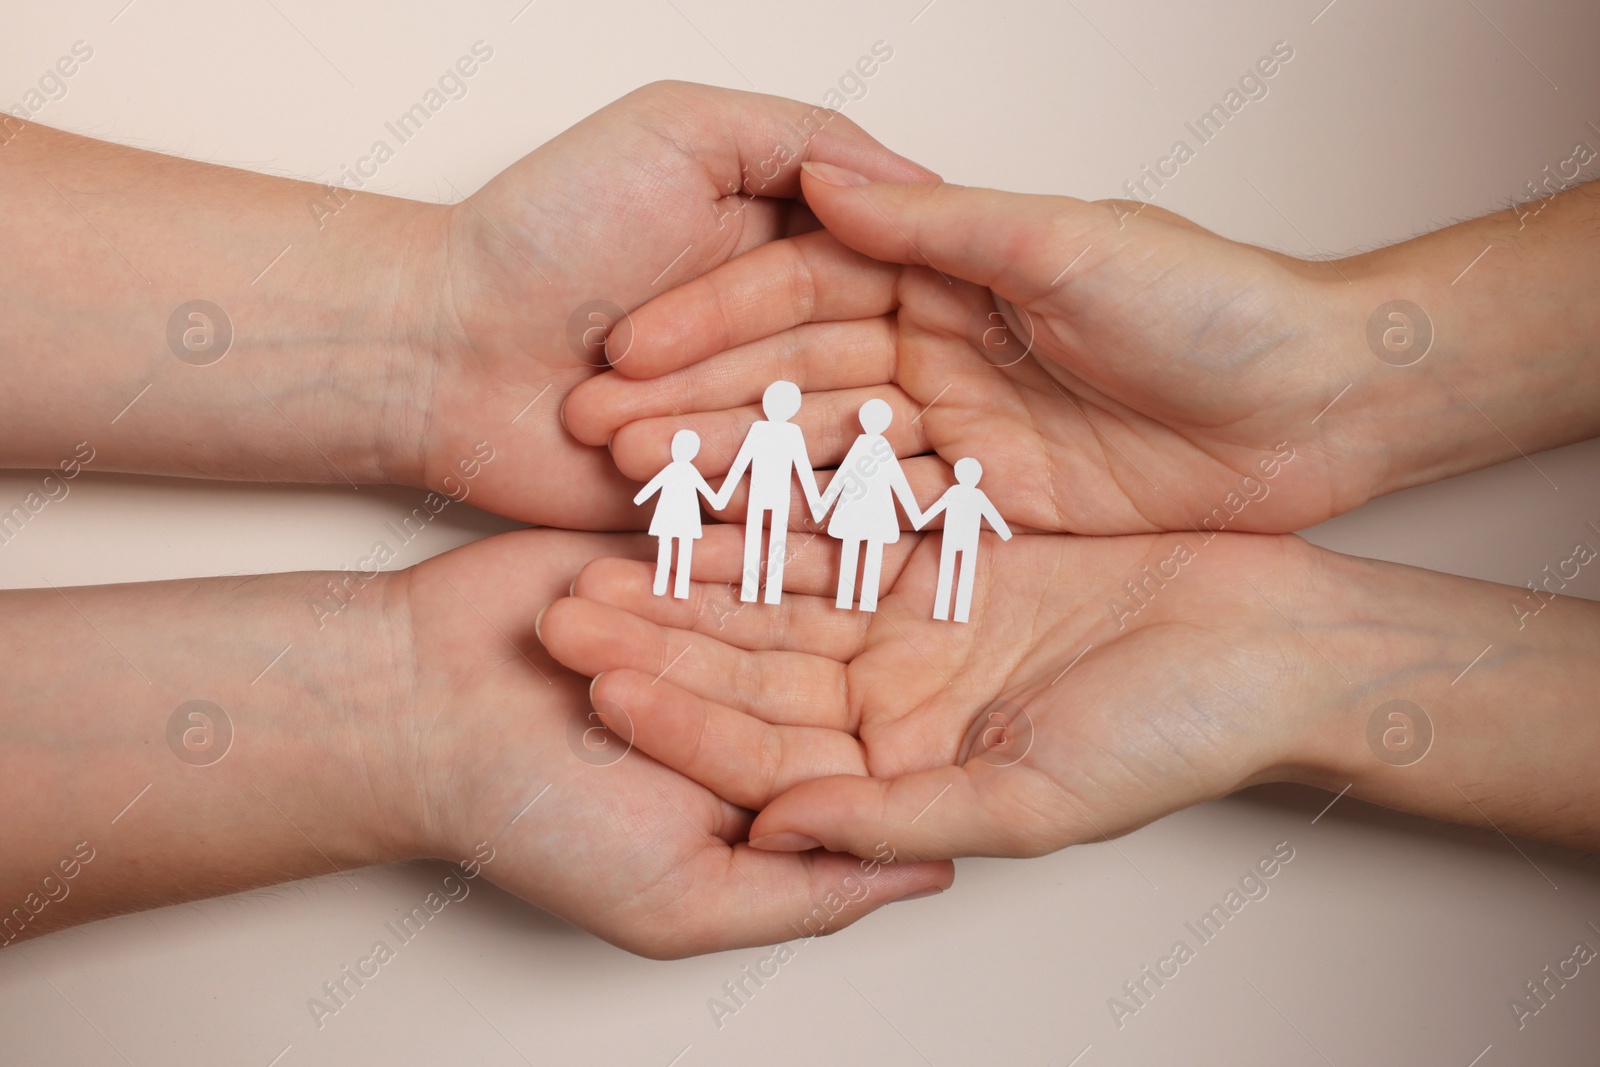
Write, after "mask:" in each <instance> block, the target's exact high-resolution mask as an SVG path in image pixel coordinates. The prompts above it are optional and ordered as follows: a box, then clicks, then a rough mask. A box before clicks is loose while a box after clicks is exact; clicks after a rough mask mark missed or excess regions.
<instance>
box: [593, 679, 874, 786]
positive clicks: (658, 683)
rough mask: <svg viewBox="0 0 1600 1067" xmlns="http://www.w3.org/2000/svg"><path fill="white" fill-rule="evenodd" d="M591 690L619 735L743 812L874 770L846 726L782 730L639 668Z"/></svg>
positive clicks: (776, 696) (783, 713)
mask: <svg viewBox="0 0 1600 1067" xmlns="http://www.w3.org/2000/svg"><path fill="white" fill-rule="evenodd" d="M589 693H590V699H591V700H592V701H593V702H594V708H595V711H596V712H598V713H599V715H600V717H601V719H602V720H603V721H604V722H605V724H606V726H607V727H609V728H610V729H611V731H612V732H613V733H615V734H617V736H619V737H621V738H623V739H624V740H627V741H631V742H632V743H633V745H634V747H636V748H638V749H639V751H641V752H643V753H645V754H646V755H648V756H650V757H651V758H652V759H655V760H656V761H658V762H660V763H663V764H665V765H666V766H668V767H671V768H672V769H673V770H675V771H678V772H679V773H680V774H683V775H685V776H687V777H689V778H692V779H694V780H695V781H697V782H699V783H700V784H701V785H703V786H705V787H706V788H707V789H710V790H711V791H712V792H713V793H716V794H717V795H718V796H720V797H722V798H723V799H725V800H727V801H730V802H731V803H733V804H737V805H739V806H740V807H743V808H760V807H763V806H764V805H765V804H766V803H767V801H769V800H771V799H772V798H773V797H774V796H777V795H778V794H779V793H782V792H783V791H785V790H787V789H789V788H791V787H793V786H795V785H798V784H799V783H801V782H805V781H810V780H811V779H813V778H818V777H823V776H826V775H836V774H854V775H864V774H866V773H867V769H866V763H865V760H864V758H863V756H862V752H861V743H860V742H859V741H857V740H856V738H855V737H854V736H853V735H852V734H851V733H848V732H846V731H844V730H842V729H837V728H831V727H827V726H791V725H776V724H774V723H772V722H768V721H764V720H763V719H761V718H758V717H756V716H753V715H747V714H745V713H743V712H741V711H737V710H735V709H733V708H729V707H727V706H725V705H723V704H720V703H718V702H717V701H715V700H707V699H706V698H704V697H702V696H699V695H698V694H696V693H694V692H692V691H691V690H690V689H687V688H682V687H679V686H678V685H675V684H673V683H672V682H671V681H667V680H664V679H655V678H651V677H650V676H649V675H648V674H644V673H641V672H639V671H634V670H626V669H624V670H616V671H607V672H606V673H604V674H602V675H600V676H599V677H597V678H596V679H595V680H594V684H593V685H592V686H591V687H590V690H589ZM768 699H770V700H772V701H774V702H782V701H783V700H785V699H787V694H783V693H779V692H774V693H771V694H769V696H768ZM772 710H773V711H774V713H775V714H776V715H777V717H778V718H779V719H780V720H783V719H787V718H788V717H789V712H788V711H787V710H784V709H772Z"/></svg>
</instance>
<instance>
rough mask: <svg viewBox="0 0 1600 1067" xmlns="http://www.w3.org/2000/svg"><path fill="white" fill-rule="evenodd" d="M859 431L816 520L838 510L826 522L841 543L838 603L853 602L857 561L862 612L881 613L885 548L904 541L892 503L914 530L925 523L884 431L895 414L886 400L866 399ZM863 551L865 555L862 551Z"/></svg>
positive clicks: (817, 510) (818, 502)
mask: <svg viewBox="0 0 1600 1067" xmlns="http://www.w3.org/2000/svg"><path fill="white" fill-rule="evenodd" d="M858 414H859V417H860V419H861V429H862V430H863V431H865V432H864V433H862V434H861V436H860V437H857V438H856V440H855V444H853V445H851V446H850V451H849V453H847V454H846V455H845V457H844V462H843V463H841V464H840V465H839V469H838V470H837V471H835V472H834V474H833V480H832V481H831V482H829V483H828V488H827V489H825V490H824V491H823V493H822V497H821V498H820V499H819V500H818V501H817V507H816V509H815V511H814V516H815V518H816V520H817V521H818V522H821V521H822V518H823V516H824V515H826V514H827V513H828V509H829V508H830V507H833V505H834V502H835V501H837V502H838V506H837V507H834V510H833V518H832V519H831V520H829V522H828V535H829V536H830V537H836V538H838V539H839V540H840V541H842V542H843V543H844V544H843V555H842V557H841V559H840V563H839V593H838V596H837V597H836V598H835V600H834V603H835V604H836V605H837V606H839V607H841V608H846V609H848V608H849V607H850V606H851V602H852V601H853V600H854V599H855V587H856V561H857V560H858V559H862V558H863V555H864V559H863V562H862V564H861V610H862V611H876V610H878V576H879V572H880V571H881V570H882V567H883V546H884V545H888V544H893V543H894V542H896V541H898V540H900V517H899V516H898V515H896V514H895V510H894V502H895V500H896V499H898V500H899V501H900V504H901V506H902V507H904V508H905V509H906V515H907V516H909V517H910V519H911V523H912V525H913V526H921V525H922V521H923V520H922V511H921V509H920V508H919V507H918V506H917V500H916V497H914V496H912V495H911V485H910V484H909V483H908V482H907V481H906V475H905V472H904V471H902V470H901V469H900V461H899V460H898V459H896V458H895V454H894V449H893V448H891V447H890V446H889V442H888V440H887V439H886V438H885V437H884V436H883V431H884V430H886V429H888V428H889V422H890V420H892V419H893V418H894V411H893V410H892V409H891V408H890V407H889V404H888V402H887V401H884V400H877V399H873V400H868V401H867V402H866V403H865V404H862V405H861V410H860V412H859V413H858ZM863 550H864V551H863Z"/></svg>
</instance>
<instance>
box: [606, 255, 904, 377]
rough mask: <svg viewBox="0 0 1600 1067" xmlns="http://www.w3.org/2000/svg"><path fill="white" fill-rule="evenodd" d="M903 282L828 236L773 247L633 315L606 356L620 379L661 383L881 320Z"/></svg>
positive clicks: (888, 267)
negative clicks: (703, 366) (764, 347)
mask: <svg viewBox="0 0 1600 1067" xmlns="http://www.w3.org/2000/svg"><path fill="white" fill-rule="evenodd" d="M899 275H900V267H898V266H897V265H894V264H889V263H882V262H879V261H878V260H876V259H872V258H869V257H867V256H864V255H862V254H861V253H859V252H856V251H854V250H852V249H850V248H847V247H845V246H844V245H842V244H840V243H839V240H838V239H837V238H835V237H834V236H833V235H831V234H829V233H828V232H826V231H822V230H819V231H816V232H813V233H808V234H804V235H802V236H799V237H795V238H792V239H789V240H783V241H773V242H770V243H768V244H764V245H762V246H761V247H759V248H755V249H753V250H751V251H749V252H747V253H745V254H744V255H741V256H736V257H734V258H733V259H731V260H729V261H728V262H727V263H725V264H723V265H722V266H720V267H718V268H716V269H715V270H712V271H710V272H708V273H706V274H703V275H701V276H700V277H698V278H694V279H692V280H690V281H687V282H685V283H683V284H682V285H680V286H678V287H677V288H675V289H672V290H670V291H668V292H666V293H664V294H662V295H661V296H658V297H656V298H655V299H654V300H652V301H650V302H649V303H648V304H645V305H644V306H643V307H641V308H639V309H638V310H636V311H634V312H633V313H632V314H631V315H630V316H628V317H627V318H626V319H624V320H623V321H621V322H619V323H617V325H616V328H615V329H614V330H612V332H611V335H610V337H609V338H608V339H607V342H606V351H607V353H608V355H609V357H610V359H611V362H612V365H613V366H614V367H615V368H616V370H617V372H618V373H619V374H623V375H626V376H627V377H630V378H655V377H659V376H660V375H662V374H666V373H667V372H669V371H674V370H678V369H680V368H682V367H687V366H689V365H691V364H693V363H697V362H699V361H700V360H702V359H705V358H706V357H707V356H711V355H715V354H716V353H718V352H723V351H726V350H727V349H730V348H734V347H737V346H739V345H742V344H745V343H747V342H750V341H754V340H758V339H759V338H762V337H767V336H769V335H771V334H775V333H779V332H780V331H783V330H786V329H788V328H789V327H791V326H797V325H799V324H800V323H803V322H821V321H836V320H848V319H863V318H869V317H871V316H875V315H882V314H884V313H885V312H887V311H891V310H893V308H894V307H895V303H896V300H895V283H896V280H897V278H898V277H899Z"/></svg>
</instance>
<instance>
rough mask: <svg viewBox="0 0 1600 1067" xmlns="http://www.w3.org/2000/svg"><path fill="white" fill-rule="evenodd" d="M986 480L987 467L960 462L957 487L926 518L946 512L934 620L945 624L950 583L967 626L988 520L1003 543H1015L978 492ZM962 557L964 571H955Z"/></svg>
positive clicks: (959, 617) (959, 615)
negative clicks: (981, 481) (981, 538)
mask: <svg viewBox="0 0 1600 1067" xmlns="http://www.w3.org/2000/svg"><path fill="white" fill-rule="evenodd" d="M982 477H983V465H982V464H980V463H979V462H978V461H977V460H975V459H972V458H971V457H968V458H966V459H958V460H956V484H955V485H952V486H951V487H950V488H949V489H947V490H945V494H944V496H941V497H940V498H939V499H938V501H937V502H936V503H935V504H934V505H933V507H931V508H929V509H928V510H927V511H925V512H923V514H922V523H920V524H918V525H919V526H920V525H925V524H926V523H927V522H928V520H930V519H932V518H933V517H934V516H935V515H937V514H939V512H941V511H942V512H944V539H943V542H942V543H941V544H940V546H939V586H938V590H937V592H935V594H934V598H933V617H934V618H935V619H939V620H945V619H948V618H949V617H950V582H951V579H952V578H954V579H955V584H956V617H955V621H956V622H966V621H967V616H968V615H969V614H971V612H972V583H973V575H974V574H975V572H976V570H977V560H978V531H979V530H980V529H981V528H982V526H983V520H985V519H988V520H989V525H990V526H992V527H994V532H995V533H997V534H999V535H1000V540H1002V541H1009V540H1011V529H1010V527H1008V526H1007V525H1006V520H1005V519H1003V518H1001V517H1000V512H999V511H998V510H996V509H995V506H994V505H993V504H992V503H990V502H989V497H988V495H987V494H986V493H984V491H983V490H982V489H979V488H978V479H979V478H982ZM958 554H959V555H960V556H961V570H960V572H959V574H958V573H957V571H956V569H955V563H956V556H957V555H958Z"/></svg>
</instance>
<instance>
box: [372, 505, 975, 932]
mask: <svg viewBox="0 0 1600 1067" xmlns="http://www.w3.org/2000/svg"><path fill="white" fill-rule="evenodd" d="M649 548H650V546H649V545H648V544H647V542H646V539H644V538H639V537H633V538H630V537H627V536H605V535H595V534H576V533H564V532H556V531H547V530H531V531H517V532H514V533H509V534H503V535H500V536H497V537H492V538H489V539H487V540H484V541H479V542H477V543H475V544H472V545H469V546H467V547H464V548H460V549H457V550H455V551H452V552H448V553H445V554H444V555H441V556H438V557H436V558H434V559H432V560H429V561H427V562H426V563H423V564H421V565H419V566H417V567H416V568H414V569H413V570H411V571H409V572H405V573H404V577H403V580H402V582H400V583H399V584H397V586H396V587H395V588H396V589H398V590H399V592H397V593H396V594H395V598H396V600H397V603H398V605H400V606H399V607H397V611H398V612H399V613H400V614H401V616H402V617H404V618H405V619H406V620H407V623H406V625H405V626H403V627H400V628H399V629H398V630H397V631H396V634H395V640H396V641H397V642H398V643H399V644H400V645H401V646H402V651H403V653H404V654H403V655H401V656H399V657H397V659H398V660H399V661H400V662H406V663H409V664H411V668H410V669H411V671H412V675H411V677H408V678H405V679H402V680H401V681H402V682H403V688H404V689H405V690H407V691H409V692H412V693H413V694H414V698H413V700H412V702H411V705H410V712H409V718H408V720H407V727H406V728H405V729H404V730H403V731H402V733H401V737H400V740H399V741H398V742H397V744H396V747H397V749H398V750H399V754H398V755H397V756H396V759H395V763H396V764H397V765H399V766H402V767H409V768H410V773H411V774H412V775H413V777H414V788H413V789H412V790H411V793H412V795H413V796H414V797H415V798H416V799H417V802H418V805H419V814H418V815H417V816H416V817H415V818H416V821H417V822H418V823H419V824H420V827H419V829H418V831H417V833H416V836H417V838H418V839H419V840H420V841H421V842H422V844H421V846H420V850H421V851H423V852H425V853H426V854H430V855H437V856H441V857H444V858H449V859H460V858H461V857H464V856H477V857H479V858H481V857H484V856H492V859H490V860H489V862H487V863H485V864H484V865H483V867H482V871H483V874H484V875H485V876H486V877H487V878H489V879H490V880H491V881H493V882H495V883H496V884H498V885H500V886H502V887H503V888H505V889H507V890H509V891H510V892H512V893H515V894H517V895H518V896H521V897H524V898H525V899H527V900H529V901H531V902H533V903H534V904H537V905H538V906H540V907H542V908H545V909H546V910H548V911H551V912H554V913H555V914H557V915H559V916H561V917H563V918H565V919H567V920H569V921H571V922H573V923H575V924H577V925H578V926H581V927H583V928H584V929H587V930H590V931H592V932H594V933H596V934H598V935H600V936H601V937H603V938H605V939H606V940H608V941H611V942H613V943H615V944H618V945H621V946H623V947H625V948H628V949H631V950H633V951H635V952H639V953H641V954H644V955H648V956H655V957H668V956H682V955H688V954H692V953H697V952H708V951H713V950H717V949H725V948H733V947H740V946H748V945H757V944H773V943H776V942H779V941H787V940H791V939H793V938H796V937H804V936H809V935H810V934H815V933H819V932H828V933H831V932H833V931H834V930H837V929H840V928H842V927H844V926H847V925H849V924H850V923H851V922H854V921H855V920H856V919H858V918H860V917H861V916H863V915H865V914H866V913H868V912H870V911H872V910H874V909H875V908H877V907H879V906H880V905H882V904H885V903H888V902H890V901H894V900H897V899H902V898H904V897H906V896H910V895H916V894H919V893H923V892H929V891H936V890H937V889H940V888H943V887H945V886H947V885H949V883H950V880H951V878H952V871H951V870H950V867H949V865H948V864H940V863H932V864H911V863H892V862H884V860H885V859H886V858H887V857H888V856H889V855H890V853H889V851H888V850H887V849H883V850H879V851H878V852H877V853H875V854H874V853H873V850H872V849H870V848H869V849H868V854H869V855H873V856H874V857H875V859H876V860H877V861H878V862H874V863H872V864H870V865H864V864H863V863H862V862H861V861H857V860H854V859H851V858H850V857H845V856H824V855H820V854H818V855H814V856H782V855H774V854H773V853H771V852H763V851H761V850H759V849H752V848H751V847H750V846H749V845H748V844H744V843H742V842H743V841H744V839H745V833H746V831H747V829H748V827H749V825H750V819H751V813H750V812H748V811H745V810H743V809H741V808H739V807H737V806H735V805H733V804H730V803H728V802H726V801H724V800H722V799H719V798H718V797H717V796H716V795H714V794H713V793H712V792H711V791H710V790H708V789H706V788H705V787H703V786H701V785H699V784H697V783H695V782H693V781H690V780H689V779H688V778H686V777H684V776H683V775H682V774H680V773H678V772H677V771H675V770H672V769H670V768H669V767H667V766H664V765H663V764H661V763H659V762H657V761H656V760H655V759H653V758H652V757H651V756H650V755H649V754H648V753H645V752H643V751H641V750H638V749H637V748H630V746H629V745H628V744H627V743H626V741H625V740H624V739H622V738H619V737H617V736H613V735H609V734H607V733H606V732H605V730H604V729H603V727H601V726H600V724H599V723H598V721H597V720H595V719H593V718H592V717H591V716H590V715H589V711H590V705H589V694H588V692H587V688H588V681H587V679H584V678H581V677H579V676H578V675H576V674H574V673H572V672H571V671H569V670H566V669H564V668H562V667H561V666H560V665H558V664H557V663H555V662H554V661H553V660H551V659H550V657H549V656H548V655H547V654H546V653H545V651H544V649H543V648H542V647H541V646H540V644H539V641H538V639H537V638H536V636H535V633H534V627H535V620H536V617H537V615H538V613H539V611H540V609H541V608H542V607H543V606H544V605H546V604H549V603H550V602H551V601H553V600H554V599H556V598H557V597H559V596H562V595H563V594H565V593H566V592H567V589H568V586H569V583H570V582H571V580H572V576H573V575H574V574H576V573H577V572H578V571H579V570H580V569H581V568H582V567H583V566H584V564H586V563H587V562H589V561H590V560H591V559H593V558H595V557H596V556H599V555H601V554H618V553H622V554H641V555H642V554H645V553H647V552H648V551H649ZM392 681H393V680H384V684H385V685H388V684H391V683H392ZM819 908H820V909H821V911H819V910H818V909H819ZM808 920H809V921H808Z"/></svg>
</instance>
